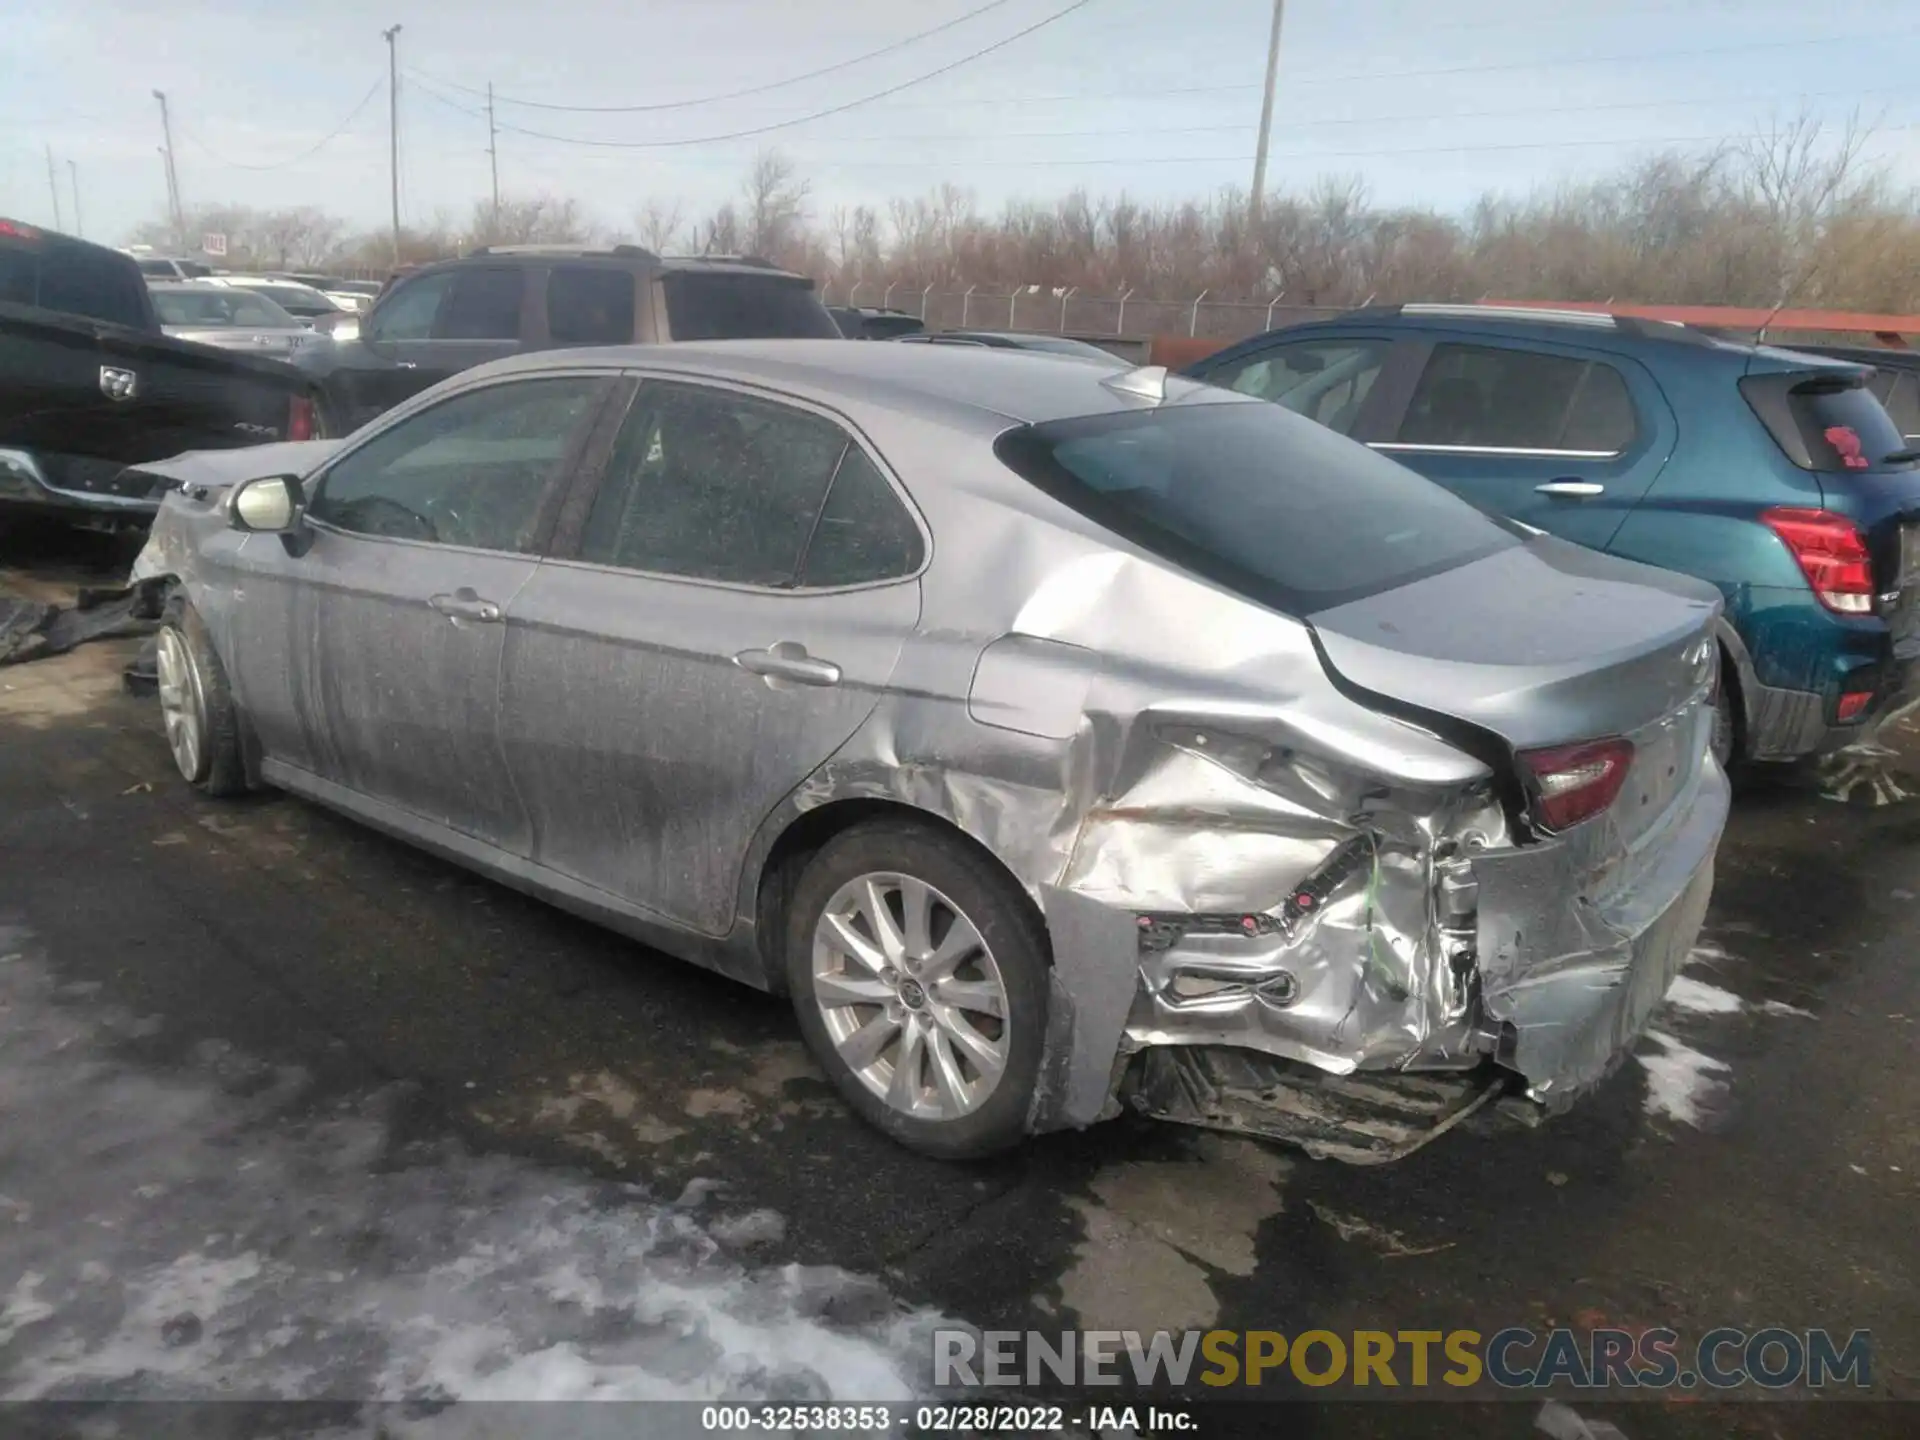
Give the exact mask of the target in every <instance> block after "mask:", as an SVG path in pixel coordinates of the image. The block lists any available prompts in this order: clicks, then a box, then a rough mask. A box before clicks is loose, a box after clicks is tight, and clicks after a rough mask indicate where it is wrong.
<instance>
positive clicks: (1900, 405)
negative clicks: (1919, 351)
mask: <svg viewBox="0 0 1920 1440" xmlns="http://www.w3.org/2000/svg"><path fill="white" fill-rule="evenodd" d="M1873 393H1874V395H1875V396H1876V397H1877V398H1878V399H1879V401H1880V403H1881V404H1882V405H1884V406H1886V407H1887V416H1888V418H1889V419H1891V420H1892V421H1893V424H1894V428H1895V429H1897V430H1898V431H1899V432H1900V436H1901V438H1902V439H1903V440H1905V441H1906V442H1907V443H1908V444H1909V445H1911V444H1912V443H1913V442H1914V441H1916V440H1920V373H1916V372H1914V371H1912V370H1882V371H1880V372H1879V373H1877V374H1876V375H1875V376H1874V377H1873Z"/></svg>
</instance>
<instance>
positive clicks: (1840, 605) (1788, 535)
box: [1760, 505, 1873, 615]
mask: <svg viewBox="0 0 1920 1440" xmlns="http://www.w3.org/2000/svg"><path fill="white" fill-rule="evenodd" d="M1760 519H1761V520H1762V522H1764V523H1765V525H1766V527H1767V528H1768V529H1769V530H1771V531H1773V533H1774V534H1776V535H1778V536H1779V537H1780V539H1781V540H1782V541H1783V542H1785V544H1786V547H1787V549H1788V550H1790V551H1792V552H1793V558H1794V559H1795V560H1797V561H1798V562H1799V564H1800V570H1801V573H1803V574H1804V575H1805V576H1806V577H1807V583H1808V584H1809V585H1811V586H1812V587H1813V593H1814V594H1815V595H1818V596H1819V597H1820V603H1821V604H1822V605H1824V606H1826V607H1827V609H1829V610H1832V611H1834V612H1835V613H1836V614H1840V615H1870V614H1872V613H1873V563H1872V560H1871V558H1870V557H1869V556H1868V554H1867V537H1866V536H1864V535H1862V534H1861V533H1860V527H1859V526H1858V525H1856V524H1854V523H1853V521H1851V520H1849V519H1847V517H1846V516H1844V515H1836V514H1834V513H1833V512H1832V511H1831V510H1802V509H1798V508H1795V507H1794V506H1790V505H1782V506H1776V507H1775V508H1774V509H1771V510H1767V511H1764V512H1763V513H1762V514H1761V516H1760Z"/></svg>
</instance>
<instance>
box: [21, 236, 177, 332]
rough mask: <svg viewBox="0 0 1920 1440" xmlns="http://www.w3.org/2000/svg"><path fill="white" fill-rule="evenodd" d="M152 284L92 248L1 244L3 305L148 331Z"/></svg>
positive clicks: (116, 258) (130, 264)
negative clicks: (148, 285)
mask: <svg viewBox="0 0 1920 1440" xmlns="http://www.w3.org/2000/svg"><path fill="white" fill-rule="evenodd" d="M145 299H146V282H145V281H144V280H142V279H141V278H140V268H139V266H137V265H135V264H134V263H133V262H132V261H131V260H125V259H122V258H120V257H119V256H117V255H114V254H112V253H103V252H100V251H97V250H95V249H93V247H91V246H87V245H63V244H60V243H59V242H57V241H55V242H51V243H48V244H46V245H44V246H31V247H30V246H26V245H0V300H4V301H6V302H8V303H9V304H13V305H37V306H40V307H41V308H42V309H46V310H58V311H61V312H62V313H64V314H67V315H84V316H85V317H86V318H87V319H89V320H104V321H106V322H107V323H108V324H110V325H125V326H128V327H129V328H131V329H135V330H141V329H145V328H146V326H147V324H148V320H147V313H148V312H147V307H146V305H145V304H144V303H142V302H143V301H144V300H145Z"/></svg>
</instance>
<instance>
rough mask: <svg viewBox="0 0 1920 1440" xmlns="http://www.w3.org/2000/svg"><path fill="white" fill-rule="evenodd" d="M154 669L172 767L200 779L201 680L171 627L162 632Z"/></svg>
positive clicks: (185, 648)
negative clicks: (171, 754)
mask: <svg viewBox="0 0 1920 1440" xmlns="http://www.w3.org/2000/svg"><path fill="white" fill-rule="evenodd" d="M154 669H155V671H156V673H157V678H158V680H159V689H160V718H161V721H162V723H163V724H164V725H165V726H166V732H167V748H168V749H169V750H171V751H172V752H173V763H174V764H175V765H176V766H177V767H179V770H180V773H181V774H182V775H183V776H185V777H186V778H187V779H188V780H198V779H199V778H200V756H201V751H202V748H203V747H202V745H201V738H200V737H201V728H202V727H201V723H200V677H199V676H198V675H196V674H195V673H194V670H193V661H192V659H191V658H190V657H189V656H188V654H187V647H186V646H185V644H183V643H182V642H181V639H180V634H179V632H178V631H177V630H175V629H173V628H172V627H171V626H169V627H167V628H166V629H163V630H162V631H161V632H160V638H159V641H158V643H157V644H156V645H155V648H154Z"/></svg>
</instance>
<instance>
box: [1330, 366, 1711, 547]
mask: <svg viewBox="0 0 1920 1440" xmlns="http://www.w3.org/2000/svg"><path fill="white" fill-rule="evenodd" d="M1677 433H1678V432H1677V427H1676V424H1675V421H1674V418H1673V412H1672V410H1671V409H1669V408H1668V405H1667V402H1666V399H1665V397H1664V396H1662V394H1661V393H1660V389H1659V387H1658V386H1657V385H1656V384H1655V383H1654V380H1653V377H1652V376H1651V375H1649V374H1648V373H1647V372H1646V371H1645V370H1644V369H1643V368H1641V366H1640V365H1639V364H1637V363H1636V362H1634V361H1632V360H1629V359H1626V358H1625V357H1623V356H1618V355H1612V354H1605V355H1603V354H1599V353H1597V352H1588V351H1586V350H1583V349H1581V348H1579V347H1577V346H1571V345H1560V344H1550V343H1544V342H1542V343H1534V342H1528V343H1526V344H1521V343H1520V342H1517V341H1511V342H1509V341H1498V340H1486V341H1482V340H1478V339H1476V340H1474V341H1473V342H1472V343H1470V344H1469V343H1454V342H1451V341H1447V342H1442V343H1439V344H1436V345H1434V346H1433V347H1432V349H1431V351H1430V353H1429V354H1428V355H1427V357H1426V361H1425V365H1424V367H1423V368H1422V370H1421V372H1420V378H1419V380H1418V382H1417V383H1416V384H1415V385H1414V387H1413V389H1412V393H1411V396H1410V398H1409V399H1408V401H1407V403H1406V408H1405V410H1404V411H1403V412H1402V414H1401V415H1400V416H1399V417H1398V423H1397V425H1396V426H1394V427H1393V428H1391V429H1389V430H1388V431H1387V434H1386V436H1385V438H1382V439H1378V440H1373V446H1374V448H1375V449H1376V450H1379V451H1382V452H1383V453H1385V454H1387V455H1390V456H1392V457H1393V458H1394V459H1395V460H1398V461H1400V462H1401V463H1403V464H1405V465H1409V466H1411V467H1412V468H1413V469H1415V470H1418V471H1419V472H1420V473H1421V474H1422V475H1425V476H1426V477H1427V478H1428V479H1430V480H1436V481H1438V482H1439V483H1440V484H1442V485H1445V486H1446V487H1447V488H1448V489H1449V490H1452V491H1454V492H1455V493H1456V494H1458V495H1460V496H1462V497H1463V498H1465V499H1467V500H1470V501H1472V502H1473V503H1474V504H1476V505H1478V506H1480V507H1481V508H1482V509H1484V510H1488V511H1491V512H1494V513H1496V514H1500V515H1506V516H1509V517H1510V518H1512V519H1515V520H1519V521H1521V522H1522V523H1524V524H1527V525H1532V526H1534V527H1535V528H1536V529H1540V530H1545V531H1547V532H1548V533H1549V534H1553V535H1558V536H1560V537H1561V538H1563V539H1566V540H1572V541H1574V542H1575V543H1577V544H1581V545H1587V546H1590V547H1592V548H1593V549H1596V550H1604V549H1606V547H1607V545H1608V544H1609V542H1611V541H1612V539H1613V536H1614V532H1615V531H1617V530H1618V529H1619V528H1620V524H1621V522H1622V521H1623V520H1625V519H1626V517H1627V515H1628V514H1629V513H1630V512H1631V511H1632V510H1633V507H1634V506H1635V505H1636V504H1637V503H1638V502H1639V501H1640V499H1641V497H1642V496H1644V495H1645V494H1646V493H1647V489H1648V487H1649V486H1651V485H1652V484H1653V481H1654V477H1655V476H1657V475H1658V474H1659V473H1660V468H1661V467H1662V466H1663V465H1665V464H1666V461H1667V457H1668V456H1669V455H1671V454H1672V453H1673V445H1674V441H1675V439H1676V437H1677ZM1367 438H1369V439H1372V437H1367Z"/></svg>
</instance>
